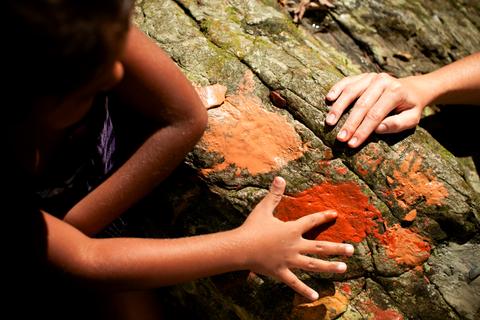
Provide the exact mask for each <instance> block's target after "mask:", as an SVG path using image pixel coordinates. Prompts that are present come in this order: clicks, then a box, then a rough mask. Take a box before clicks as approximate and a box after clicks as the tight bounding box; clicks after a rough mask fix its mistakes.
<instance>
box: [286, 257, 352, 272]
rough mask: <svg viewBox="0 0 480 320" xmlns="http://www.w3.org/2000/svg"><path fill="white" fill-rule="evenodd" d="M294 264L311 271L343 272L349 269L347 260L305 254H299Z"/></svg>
mask: <svg viewBox="0 0 480 320" xmlns="http://www.w3.org/2000/svg"><path fill="white" fill-rule="evenodd" d="M294 264H295V265H294V267H295V268H299V269H302V270H305V271H311V272H331V273H343V272H345V271H346V270H347V265H346V264H345V262H339V261H325V260H321V259H316V258H312V257H308V256H304V255H299V257H298V259H297V260H296V261H295V263H294Z"/></svg>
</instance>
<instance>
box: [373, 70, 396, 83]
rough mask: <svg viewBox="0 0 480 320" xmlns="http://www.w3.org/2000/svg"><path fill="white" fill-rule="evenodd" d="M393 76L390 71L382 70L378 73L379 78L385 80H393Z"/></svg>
mask: <svg viewBox="0 0 480 320" xmlns="http://www.w3.org/2000/svg"><path fill="white" fill-rule="evenodd" d="M391 78H392V76H390V75H389V74H388V73H385V72H381V73H379V74H378V75H377V79H378V80H379V81H383V82H388V81H390V80H391Z"/></svg>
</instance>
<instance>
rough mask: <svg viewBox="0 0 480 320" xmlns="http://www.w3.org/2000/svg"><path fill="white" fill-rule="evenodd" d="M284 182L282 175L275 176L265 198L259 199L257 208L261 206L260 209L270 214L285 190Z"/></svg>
mask: <svg viewBox="0 0 480 320" xmlns="http://www.w3.org/2000/svg"><path fill="white" fill-rule="evenodd" d="M285 186H286V182H285V180H284V179H283V178H282V177H275V179H273V182H272V184H271V185H270V191H269V192H268V194H267V195H266V196H265V198H263V199H262V201H260V203H259V204H258V205H257V208H261V211H265V212H268V213H269V214H272V212H273V210H274V209H275V207H276V206H277V205H278V203H279V202H280V200H282V196H283V193H284V192H285Z"/></svg>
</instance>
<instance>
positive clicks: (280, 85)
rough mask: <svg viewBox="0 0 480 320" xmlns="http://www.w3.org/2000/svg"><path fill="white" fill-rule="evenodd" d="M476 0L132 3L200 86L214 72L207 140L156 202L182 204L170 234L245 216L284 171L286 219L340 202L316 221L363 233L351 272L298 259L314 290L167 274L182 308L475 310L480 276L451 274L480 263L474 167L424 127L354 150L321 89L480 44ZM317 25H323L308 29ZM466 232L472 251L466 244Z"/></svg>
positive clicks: (245, 311)
mask: <svg viewBox="0 0 480 320" xmlns="http://www.w3.org/2000/svg"><path fill="white" fill-rule="evenodd" d="M470 2H471V3H470V4H469V1H466V0H464V1H460V0H458V1H454V0H449V1H446V2H442V3H441V4H439V3H437V2H432V1H427V0H425V1H411V2H410V1H394V0H390V1H381V2H380V1H378V2H377V1H372V0H369V1H351V0H350V1H347V0H345V1H336V2H334V5H335V7H334V8H332V9H329V11H322V12H321V13H318V12H317V13H316V14H315V15H314V14H311V15H309V14H308V12H307V16H306V17H305V19H304V20H303V22H302V24H303V26H302V24H301V25H295V24H294V23H293V22H292V20H291V17H290V16H289V15H288V13H287V12H286V9H282V7H281V6H280V5H278V4H277V3H276V2H275V1H273V0H270V1H267V0H265V1H263V2H262V1H250V0H229V1H223V0H222V1H220V0H184V1H181V0H178V1H176V2H174V1H171V0H162V1H160V0H158V1H153V0H144V1H139V2H138V3H137V6H136V19H135V21H136V23H137V24H138V25H139V26H140V27H141V28H142V29H143V30H144V31H145V32H146V33H147V34H148V35H149V36H150V37H152V38H153V39H154V40H156V41H157V42H158V44H159V45H160V46H161V47H162V48H164V49H165V50H166V51H167V52H168V53H169V54H170V55H171V57H172V58H173V59H174V61H175V62H176V63H177V64H178V65H179V66H180V67H181V68H182V70H183V71H184V72H185V74H186V75H187V76H188V77H189V78H190V79H191V81H192V82H193V83H194V84H195V85H196V86H198V87H199V91H200V92H203V93H204V94H205V96H206V98H205V101H208V91H206V90H207V89H205V88H207V86H210V85H216V86H215V87H208V89H210V90H211V92H217V95H216V96H215V97H214V99H213V98H212V99H213V100H214V101H215V102H214V104H215V107H213V108H211V109H209V111H208V113H209V125H208V129H207V131H206V133H205V135H204V137H203V139H202V140H201V141H200V143H199V144H198V145H197V146H196V147H195V149H194V150H193V152H192V153H191V154H189V156H188V157H187V159H186V161H185V164H184V165H183V166H182V167H181V168H180V169H179V171H178V172H177V173H176V174H174V175H173V176H172V178H171V179H170V180H169V181H167V182H166V183H165V184H164V185H163V186H162V187H161V188H160V189H159V191H158V192H157V193H156V195H157V201H161V202H164V203H165V205H163V211H164V212H163V213H162V214H164V215H165V214H167V213H171V214H172V220H171V221H170V222H167V224H166V225H167V226H168V228H170V230H173V231H172V232H170V234H174V235H186V234H189V235H193V234H201V233H206V232H215V231H220V230H223V229H230V228H233V227H235V226H238V225H240V224H241V223H242V221H243V220H244V219H245V217H246V215H247V214H248V213H249V212H250V210H251V209H252V208H253V207H254V205H255V204H256V203H257V202H258V201H259V199H261V198H262V197H263V196H264V195H265V194H266V192H267V189H268V186H269V184H270V182H271V181H272V179H273V177H274V176H276V175H280V176H283V177H284V178H285V179H286V181H287V191H286V195H285V196H284V199H283V200H282V202H281V203H280V204H279V206H278V208H277V210H276V213H275V214H276V216H277V217H278V218H279V219H282V220H292V219H297V218H299V217H301V216H303V215H306V214H310V213H313V212H317V211H321V210H324V209H329V208H335V209H336V210H337V211H338V212H339V217H338V219H337V220H336V222H335V224H333V225H331V226H330V227H329V228H327V229H323V230H313V231H312V232H310V233H309V234H308V235H307V236H308V237H311V238H316V239H323V240H328V241H339V242H348V243H351V244H353V245H354V246H355V247H356V250H355V252H356V253H355V255H354V256H353V257H352V258H350V259H347V260H345V262H346V263H347V264H348V272H347V273H346V274H344V275H331V274H312V273H304V272H299V276H300V277H301V278H302V279H303V280H304V281H306V282H307V283H308V284H309V285H311V286H312V287H314V288H315V289H317V290H319V291H320V292H321V293H322V294H321V298H320V300H319V301H317V302H314V303H306V302H305V301H302V300H301V299H300V298H299V297H298V296H295V295H294V293H293V291H291V290H290V289H289V288H287V287H286V286H285V285H283V284H281V283H277V282H276V281H274V280H272V279H269V278H266V277H259V276H255V275H253V274H250V275H248V273H245V272H238V273H232V274H227V275H221V276H218V277H212V278H209V279H203V280H199V281H196V282H192V283H189V284H185V285H179V286H175V287H172V288H171V289H169V290H168V294H167V298H166V299H167V301H169V303H170V308H172V309H173V310H175V312H176V315H177V316H180V315H182V316H184V317H192V318H196V319H289V318H291V319H334V318H340V319H475V317H476V316H478V312H479V311H478V310H479V305H478V297H479V287H478V285H477V282H478V279H477V280H473V279H470V278H469V279H470V280H469V281H470V282H467V281H463V282H461V284H458V283H459V282H458V281H457V282H456V281H454V278H455V279H466V278H465V274H467V273H468V275H469V276H470V277H471V278H472V277H474V276H475V274H474V273H475V272H476V271H475V270H477V269H475V268H478V267H479V266H480V259H479V257H478V255H476V254H475V252H478V251H479V250H480V244H479V237H478V236H477V237H476V238H475V236H476V235H478V232H479V229H480V222H479V210H480V202H479V200H478V199H479V194H478V193H476V192H475V191H474V189H473V188H472V187H471V185H469V184H468V183H467V182H466V180H465V177H464V166H462V165H461V164H459V162H458V161H457V159H456V158H455V157H454V156H453V155H452V154H451V153H450V152H449V151H448V150H447V149H445V148H444V147H443V146H442V145H441V144H439V143H438V142H437V141H436V140H434V139H433V138H432V137H431V136H430V134H429V133H428V132H427V131H425V130H423V129H421V128H418V129H416V130H415V131H412V132H406V133H403V134H399V135H391V136H388V137H387V136H381V137H380V136H373V137H372V138H371V139H370V140H369V141H367V143H365V144H364V145H363V146H362V147H361V148H359V149H356V150H351V149H349V148H347V147H346V146H345V145H343V144H342V143H339V142H338V141H336V140H335V136H336V133H337V131H338V129H339V126H337V127H335V128H331V127H326V126H325V125H324V119H325V114H326V112H327V106H326V105H325V94H326V92H327V91H328V89H329V88H330V87H331V86H332V85H333V84H334V83H335V82H336V81H338V80H339V79H341V78H342V77H344V76H345V75H350V74H355V73H359V72H361V71H362V70H372V69H378V70H380V69H383V70H387V71H391V72H394V73H395V74H397V75H405V74H411V73H415V72H425V71H429V70H432V69H433V68H436V67H438V66H440V65H442V64H445V63H448V62H451V61H452V60H455V59H458V58H460V57H462V56H465V55H467V54H469V53H471V52H473V51H474V50H478V49H480V19H479V18H478V17H479V13H480V7H479V6H478V4H476V3H475V4H474V1H470ZM315 19H317V20H315ZM312 21H316V22H315V23H316V24H315V26H314V27H312V25H313V23H314V22H312ZM308 24H310V26H309V27H308V28H305V26H306V25H307V26H308ZM317 25H319V26H321V28H320V31H322V32H314V33H312V32H310V31H318V30H316V29H318V28H317V27H316V26H317ZM312 28H313V29H312ZM309 29H311V30H309ZM365 53H367V54H365ZM201 87H203V88H204V89H203V91H202V88H201ZM225 90H226V96H225V97H223V93H224V92H225ZM213 100H211V101H213ZM157 220H158V219H157V218H155V217H153V218H152V217H150V218H149V222H150V223H152V221H153V226H150V227H149V228H150V229H149V234H152V233H153V234H156V235H162V234H163V233H164V231H162V230H160V229H161V228H163V227H165V222H159V221H157ZM140 229H141V228H140ZM156 229H158V232H156ZM152 230H153V232H152ZM467 241H469V242H468V244H464V243H465V242H467ZM467 245H468V250H470V251H469V252H472V254H471V255H466V254H460V253H459V252H466V251H462V250H461V249H459V248H462V246H467ZM465 250H467V249H465ZM265 254H266V255H268V252H265ZM446 261H447V262H450V264H451V266H452V267H451V268H450V269H448V270H450V271H449V272H450V273H447V272H446V270H445V267H444V266H443V264H444V263H445V262H446ZM471 270H473V271H471ZM159 272H161V271H159ZM463 293H465V294H467V293H468V295H466V296H465V299H462V298H461V297H460V298H459V295H461V294H463Z"/></svg>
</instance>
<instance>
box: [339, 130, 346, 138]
mask: <svg viewBox="0 0 480 320" xmlns="http://www.w3.org/2000/svg"><path fill="white" fill-rule="evenodd" d="M346 137H347V130H342V131H340V133H339V134H338V135H337V138H338V139H345V138H346Z"/></svg>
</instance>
